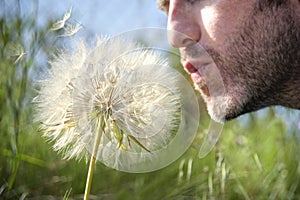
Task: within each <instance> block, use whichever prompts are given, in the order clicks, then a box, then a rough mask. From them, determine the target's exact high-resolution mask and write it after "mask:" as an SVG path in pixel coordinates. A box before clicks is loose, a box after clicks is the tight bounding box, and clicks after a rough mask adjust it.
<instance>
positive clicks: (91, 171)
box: [84, 117, 102, 200]
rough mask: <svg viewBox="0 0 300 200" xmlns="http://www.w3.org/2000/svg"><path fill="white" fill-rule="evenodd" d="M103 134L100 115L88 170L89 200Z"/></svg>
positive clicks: (85, 195) (86, 190)
mask: <svg viewBox="0 0 300 200" xmlns="http://www.w3.org/2000/svg"><path fill="white" fill-rule="evenodd" d="M101 135H102V120H101V117H100V118H99V123H98V131H97V135H96V140H95V143H94V147H93V153H92V155H91V159H90V165H89V171H88V175H87V178H86V184H85V191H84V200H88V199H89V196H90V191H91V186H92V180H93V175H94V170H95V163H96V160H97V154H98V149H99V144H100V139H101Z"/></svg>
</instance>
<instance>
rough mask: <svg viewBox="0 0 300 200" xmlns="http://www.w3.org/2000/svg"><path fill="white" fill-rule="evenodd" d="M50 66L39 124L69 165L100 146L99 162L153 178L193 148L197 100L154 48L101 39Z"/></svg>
mask: <svg viewBox="0 0 300 200" xmlns="http://www.w3.org/2000/svg"><path fill="white" fill-rule="evenodd" d="M50 64H51V69H50V70H49V73H48V77H47V78H46V79H45V80H41V81H40V90H39V93H38V96H37V97H36V98H35V99H34V103H35V106H36V117H35V119H36V121H38V122H40V123H41V130H42V131H43V133H44V136H45V137H46V138H48V139H49V140H50V141H53V142H54V145H53V147H54V150H56V151H58V152H60V153H62V154H63V155H64V158H66V159H71V158H76V159H80V158H82V157H86V158H87V156H88V155H89V154H92V155H93V152H94V151H95V144H96V148H97V151H96V154H95V155H93V156H94V157H95V159H97V160H99V161H101V162H102V163H104V164H105V165H106V166H109V167H112V168H115V169H118V170H121V171H127V172H146V171H153V170H156V169H159V168H162V167H164V166H166V165H168V164H170V163H171V162H173V161H174V160H176V159H177V158H178V157H179V156H180V155H181V154H182V153H183V152H184V151H185V150H186V149H187V148H188V146H189V145H190V144H191V142H192V140H193V138H194V136H195V133H196V130H197V127H198V121H199V110H198V104H196V105H195V102H197V100H196V96H195V94H194V92H193V90H192V88H191V87H190V85H189V84H188V82H187V81H186V80H185V79H184V78H183V76H181V74H180V73H178V72H177V71H175V70H173V69H171V68H170V67H168V64H167V62H166V60H165V59H163V57H162V56H161V55H160V54H159V53H157V52H155V51H154V50H153V49H146V48H142V47H140V46H139V45H137V44H135V43H133V42H130V41H127V40H126V39H122V38H120V37H119V38H118V37H117V38H111V39H110V38H98V39H97V41H96V44H95V46H94V47H90V46H88V45H87V44H86V43H85V42H83V41H81V42H79V43H78V44H77V46H76V47H75V48H74V49H73V50H72V51H62V52H61V53H60V55H59V56H58V57H56V58H54V59H53V61H51V62H50ZM189 92H190V93H189ZM183 93H184V94H183ZM187 116H188V120H187ZM98 136H99V138H100V139H99V141H98V142H95V140H96V138H98Z"/></svg>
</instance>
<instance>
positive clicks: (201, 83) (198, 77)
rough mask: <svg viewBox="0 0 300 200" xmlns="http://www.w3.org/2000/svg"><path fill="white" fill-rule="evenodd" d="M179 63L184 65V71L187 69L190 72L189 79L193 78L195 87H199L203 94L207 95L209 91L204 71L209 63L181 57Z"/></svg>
mask: <svg viewBox="0 0 300 200" xmlns="http://www.w3.org/2000/svg"><path fill="white" fill-rule="evenodd" d="M181 63H182V65H183V66H184V69H185V71H187V72H188V73H189V74H190V76H191V79H192V80H193V82H194V84H195V85H196V86H197V88H199V89H200V91H201V92H202V93H203V94H204V95H206V96H207V97H209V91H208V87H207V85H206V80H205V77H204V72H205V70H206V68H207V67H208V65H209V63H201V62H197V61H188V60H185V59H182V60H181Z"/></svg>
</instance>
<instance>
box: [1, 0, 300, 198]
mask: <svg viewBox="0 0 300 200" xmlns="http://www.w3.org/2000/svg"><path fill="white" fill-rule="evenodd" d="M14 2H15V3H16V5H17V4H18V1H14ZM35 2H36V3H38V2H37V1H35ZM16 10H18V9H16ZM36 14H37V13H28V15H26V16H25V17H24V16H21V15H18V13H14V12H9V11H6V12H4V14H3V15H1V16H0V27H1V28H0V29H1V31H0V48H1V49H3V51H1V54H0V55H1V58H0V76H1V79H0V86H1V87H0V109H1V113H0V130H1V132H0V134H1V139H0V199H63V198H64V197H65V198H68V199H82V197H83V193H84V188H85V180H86V174H87V169H88V165H87V163H86V162H85V161H84V160H81V161H74V160H69V161H65V160H62V157H61V156H60V155H57V153H56V152H54V151H53V150H52V145H51V142H50V143H49V142H47V141H46V140H45V139H44V138H42V137H41V133H39V132H38V131H37V130H38V127H37V125H36V124H33V123H32V107H31V103H30V102H31V99H32V97H33V96H34V84H33V82H32V73H33V72H35V73H38V71H39V67H38V63H39V61H38V60H37V57H36V54H37V52H43V53H45V54H50V53H51V52H53V48H54V47H53V42H54V41H53V38H55V37H54V36H55V35H51V34H50V33H49V31H48V29H49V27H50V25H51V23H52V22H51V21H49V22H48V24H47V25H46V26H45V27H38V26H37V25H36V21H35V19H36ZM28 31H31V32H30V33H32V34H29V35H28V36H27V37H24V35H23V34H24V33H25V32H28ZM53 34H54V33H53ZM25 38H26V40H25ZM22 51H23V53H26V55H25V56H21V53H22ZM15 52H17V54H12V53H15ZM20 56H21V57H20ZM19 57H20V59H18V58H19ZM17 59H18V62H16V60H17ZM200 102H201V100H200ZM204 108H205V106H204V104H203V102H201V109H202V110H201V121H200V126H199V133H198V134H197V137H196V139H195V141H194V143H193V144H192V146H191V147H190V148H189V149H188V151H187V152H186V153H185V154H184V155H183V156H181V157H180V159H178V160H177V161H176V162H174V163H172V164H171V165H169V166H167V167H166V168H164V169H161V170H158V171H155V172H151V173H144V174H129V173H124V172H119V171H116V170H113V169H110V168H107V167H105V166H103V165H102V164H101V163H97V166H96V171H95V175H94V178H93V185H92V191H91V194H92V195H91V199H143V200H144V199H146V200H147V199H151V200H152V199H176V200H177V199H179V200H181V199H182V200H185V199H189V200H190V199H203V200H205V199H300V186H299V178H300V177H299V176H300V167H299V163H300V158H299V152H300V149H299V142H300V140H299V130H298V129H297V128H291V127H287V125H286V123H285V122H283V121H282V119H281V118H279V117H278V116H277V115H275V111H274V108H269V109H267V110H266V113H267V114H266V115H263V116H260V115H258V114H257V113H252V114H248V115H247V116H248V118H249V120H247V123H240V121H238V120H233V121H231V122H228V123H227V124H226V125H225V127H224V130H223V132H222V135H221V138H220V140H219V142H218V143H217V145H216V147H215V148H214V149H213V151H212V152H211V153H210V154H209V155H208V156H206V157H205V158H203V159H199V158H198V152H199V147H200V144H201V142H202V139H203V135H204V133H205V131H206V130H205V129H206V128H207V127H208V122H209V118H208V116H207V115H206V111H205V109H204ZM287 112H292V111H287Z"/></svg>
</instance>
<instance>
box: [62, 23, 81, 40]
mask: <svg viewBox="0 0 300 200" xmlns="http://www.w3.org/2000/svg"><path fill="white" fill-rule="evenodd" d="M81 28H82V25H81V24H79V23H78V22H76V23H75V24H71V23H67V24H66V26H65V27H64V30H65V33H64V34H62V35H60V37H71V36H73V35H75V34H76V33H77V32H78V31H79V30H80V29H81Z"/></svg>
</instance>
